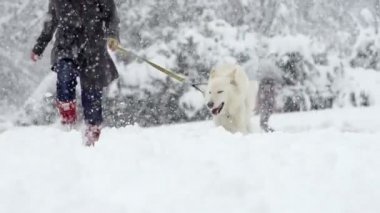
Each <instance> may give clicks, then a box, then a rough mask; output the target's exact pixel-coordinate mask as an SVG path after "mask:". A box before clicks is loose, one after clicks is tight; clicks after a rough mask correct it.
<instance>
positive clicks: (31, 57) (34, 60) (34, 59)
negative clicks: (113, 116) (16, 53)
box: [30, 51, 41, 62]
mask: <svg viewBox="0 0 380 213" xmlns="http://www.w3.org/2000/svg"><path fill="white" fill-rule="evenodd" d="M40 58H41V57H40V56H39V55H37V54H35V53H34V52H33V51H32V53H31V54H30V59H32V61H33V62H37V61H38V60H40Z"/></svg>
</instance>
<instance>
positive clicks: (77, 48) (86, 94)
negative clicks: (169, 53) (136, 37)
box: [31, 0, 119, 146]
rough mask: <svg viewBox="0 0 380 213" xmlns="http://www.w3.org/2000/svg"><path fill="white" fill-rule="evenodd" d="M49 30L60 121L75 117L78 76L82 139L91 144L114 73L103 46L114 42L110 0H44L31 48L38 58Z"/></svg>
mask: <svg viewBox="0 0 380 213" xmlns="http://www.w3.org/2000/svg"><path fill="white" fill-rule="evenodd" d="M54 34H55V42H54V46H53V49H52V52H51V64H52V70H53V71H54V72H56V73H57V97H56V107H57V108H58V111H59V114H60V119H61V123H62V124H63V125H67V126H72V125H74V124H75V123H76V122H77V102H76V86H77V78H79V80H80V87H81V101H82V106H83V112H84V113H83V114H84V123H85V125H86V128H85V131H84V144H85V145H86V146H94V144H95V142H96V141H98V139H99V136H100V133H101V124H102V121H103V116H102V97H103V88H104V87H107V86H108V85H109V84H110V83H111V82H112V81H113V80H115V79H116V78H117V77H118V72H117V70H116V67H115V64H114V62H113V61H112V59H111V57H110V55H109V53H108V50H107V46H108V48H109V49H110V50H111V51H115V50H116V48H117V47H118V45H119V18H118V15H117V11H116V6H115V2H114V0H49V9H48V12H47V17H46V20H45V22H44V26H43V30H42V32H41V34H40V36H39V37H38V39H37V42H36V44H35V46H34V47H33V50H32V53H31V59H32V60H33V61H34V62H36V61H37V60H39V59H40V58H41V56H42V54H43V52H44V50H45V48H46V46H47V45H48V43H49V42H50V41H51V40H52V37H53V35H54Z"/></svg>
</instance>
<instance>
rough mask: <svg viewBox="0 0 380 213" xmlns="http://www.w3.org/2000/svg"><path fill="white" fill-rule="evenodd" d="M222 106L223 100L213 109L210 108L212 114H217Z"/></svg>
mask: <svg viewBox="0 0 380 213" xmlns="http://www.w3.org/2000/svg"><path fill="white" fill-rule="evenodd" d="M223 107H224V102H223V103H221V104H220V105H219V106H218V107H216V108H213V109H212V110H211V113H212V114H213V115H218V114H219V113H220V112H221V111H222V109H223Z"/></svg>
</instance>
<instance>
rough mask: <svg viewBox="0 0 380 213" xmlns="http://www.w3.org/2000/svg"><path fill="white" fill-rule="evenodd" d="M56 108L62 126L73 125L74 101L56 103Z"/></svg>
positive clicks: (75, 115)
mask: <svg viewBox="0 0 380 213" xmlns="http://www.w3.org/2000/svg"><path fill="white" fill-rule="evenodd" d="M57 108H58V111H59V114H60V117H61V123H62V124H63V125H74V124H75V123H76V121H77V106H76V101H75V100H74V101H69V102H62V101H57Z"/></svg>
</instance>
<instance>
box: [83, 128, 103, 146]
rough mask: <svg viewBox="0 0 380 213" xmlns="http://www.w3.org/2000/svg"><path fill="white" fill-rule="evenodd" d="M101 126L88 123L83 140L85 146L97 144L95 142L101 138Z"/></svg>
mask: <svg viewBox="0 0 380 213" xmlns="http://www.w3.org/2000/svg"><path fill="white" fill-rule="evenodd" d="M100 132H101V128H100V126H98V125H88V126H87V128H86V130H85V132H84V138H83V140H84V141H83V142H84V145H85V146H95V142H97V141H98V140H99V136H100Z"/></svg>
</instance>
